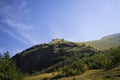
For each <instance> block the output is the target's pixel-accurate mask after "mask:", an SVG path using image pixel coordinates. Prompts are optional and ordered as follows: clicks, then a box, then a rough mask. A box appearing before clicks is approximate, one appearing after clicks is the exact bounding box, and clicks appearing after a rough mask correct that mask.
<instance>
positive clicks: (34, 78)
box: [25, 72, 57, 80]
mask: <svg viewBox="0 0 120 80" xmlns="http://www.w3.org/2000/svg"><path fill="white" fill-rule="evenodd" d="M56 74H57V73H56V72H53V73H45V74H39V75H35V76H29V77H25V80H43V79H45V78H52V77H54V76H55V75H56Z"/></svg>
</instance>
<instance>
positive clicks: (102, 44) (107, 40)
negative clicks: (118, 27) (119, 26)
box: [85, 33, 120, 50]
mask: <svg viewBox="0 0 120 80" xmlns="http://www.w3.org/2000/svg"><path fill="white" fill-rule="evenodd" d="M85 44H86V45H87V46H88V45H90V46H92V47H94V48H97V49H100V50H103V49H109V48H111V47H117V46H120V33H117V34H113V35H109V36H105V37H103V38H101V39H100V40H95V41H88V42H85Z"/></svg>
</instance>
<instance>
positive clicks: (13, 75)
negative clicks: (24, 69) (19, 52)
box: [0, 52, 23, 80]
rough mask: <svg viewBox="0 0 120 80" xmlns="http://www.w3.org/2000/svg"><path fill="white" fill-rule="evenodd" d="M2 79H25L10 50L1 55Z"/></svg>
mask: <svg viewBox="0 0 120 80" xmlns="http://www.w3.org/2000/svg"><path fill="white" fill-rule="evenodd" d="M0 80H23V74H22V73H21V72H20V71H19V70H18V69H17V67H16V65H15V63H14V62H13V61H12V60H11V59H10V56H9V53H8V52H6V53H4V55H3V56H1V57H0Z"/></svg>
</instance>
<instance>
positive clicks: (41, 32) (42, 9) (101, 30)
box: [0, 0, 120, 55]
mask: <svg viewBox="0 0 120 80" xmlns="http://www.w3.org/2000/svg"><path fill="white" fill-rule="evenodd" d="M119 4H120V0H0V53H3V52H4V51H9V52H10V53H11V55H14V54H15V53H17V52H20V51H22V50H24V49H26V48H29V47H31V46H33V45H36V44H41V43H46V42H49V41H51V39H53V38H64V39H66V40H70V41H74V42H80V41H89V40H96V39H100V38H101V37H103V36H106V35H110V34H114V33H119V32H120V5H119Z"/></svg>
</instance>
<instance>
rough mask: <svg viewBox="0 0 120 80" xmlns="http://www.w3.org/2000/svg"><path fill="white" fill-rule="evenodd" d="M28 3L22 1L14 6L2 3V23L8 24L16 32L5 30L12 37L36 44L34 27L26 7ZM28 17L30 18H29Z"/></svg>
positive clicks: (0, 6)
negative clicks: (29, 19)
mask: <svg viewBox="0 0 120 80" xmlns="http://www.w3.org/2000/svg"><path fill="white" fill-rule="evenodd" d="M26 5H27V2H26V1H25V0H22V1H21V2H17V1H16V2H14V3H13V4H6V3H2V4H1V5H0V10H1V11H0V16H1V17H2V20H1V21H2V22H4V23H5V24H7V25H8V26H9V27H10V28H12V29H14V30H15V31H16V33H15V32H11V31H10V30H8V29H6V28H4V29H3V30H4V32H6V33H8V34H9V35H10V36H12V37H14V38H16V39H18V40H20V41H22V42H25V41H27V42H29V44H36V43H37V40H36V39H34V38H33V37H34V35H33V34H34V32H33V30H34V27H33V25H32V24H31V23H30V22H29V21H28V17H29V10H28V9H27V7H26ZM27 16H28V17H27Z"/></svg>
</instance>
